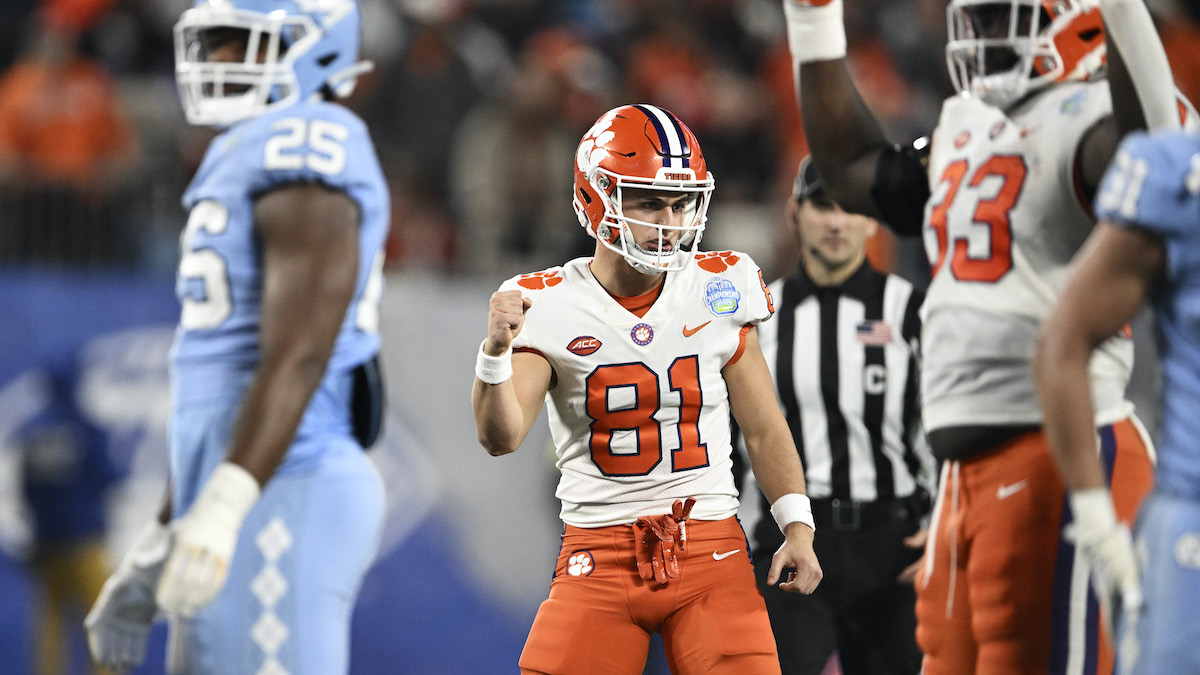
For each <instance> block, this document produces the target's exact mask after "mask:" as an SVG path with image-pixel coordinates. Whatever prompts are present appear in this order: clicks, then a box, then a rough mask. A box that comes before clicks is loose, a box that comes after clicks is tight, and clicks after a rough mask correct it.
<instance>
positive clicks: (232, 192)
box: [172, 102, 389, 471]
mask: <svg viewBox="0 0 1200 675" xmlns="http://www.w3.org/2000/svg"><path fill="white" fill-rule="evenodd" d="M294 183H320V184H323V185H327V186H329V187H331V188H334V189H337V190H342V191H344V192H345V193H346V194H347V195H349V196H350V197H351V198H352V199H353V200H354V201H355V202H356V203H357V204H358V206H359V210H360V212H361V214H362V220H361V223H360V226H359V262H358V265H359V269H358V281H357V286H356V288H355V294H354V300H353V302H352V303H351V305H350V308H349V311H348V312H347V314H346V318H345V320H344V322H343V324H342V329H341V332H340V334H339V335H338V338H337V342H336V343H335V346H334V351H333V356H332V358H331V360H330V363H329V369H328V371H327V373H326V377H325V380H324V382H322V384H321V387H320V389H319V390H318V391H317V393H316V394H315V395H314V396H313V401H312V404H311V405H310V406H309V408H308V410H307V411H306V413H305V416H304V419H303V421H302V422H301V425H300V431H299V435H301V436H303V435H307V434H312V433H321V432H324V431H328V430H334V431H337V432H346V431H347V430H348V429H349V424H350V423H349V412H348V411H349V403H348V401H347V400H346V396H347V393H348V388H347V387H346V386H345V383H344V381H345V378H346V374H347V373H348V372H349V371H350V370H351V369H352V368H354V367H355V366H356V365H358V364H360V363H363V362H364V361H367V360H369V359H370V358H371V357H372V356H373V355H374V354H375V353H376V352H377V351H378V349H379V334H378V332H377V328H378V303H379V296H380V293H381V290H382V261H383V245H384V240H385V238H386V236H387V227H388V211H389V204H388V192H387V185H386V183H385V181H384V178H383V174H382V172H381V170H380V168H379V162H378V160H377V159H376V156H375V150H374V147H373V146H372V144H371V139H370V137H369V135H368V133H367V129H366V126H365V125H364V124H363V122H362V121H361V120H360V119H358V117H356V116H355V115H354V114H353V113H352V112H350V111H349V110H347V109H346V108H343V107H342V106H340V105H337V104H335V103H325V102H311V103H302V104H297V105H294V106H291V107H288V108H285V109H283V110H280V111H275V112H273V113H267V114H264V115H261V116H258V117H254V118H251V119H249V120H246V121H244V122H241V123H239V124H236V125H235V126H233V127H231V128H230V129H228V130H227V131H225V133H223V134H221V135H220V136H218V137H217V138H216V139H214V140H213V142H212V144H211V145H210V146H209V149H208V152H207V154H206V155H205V156H204V161H203V162H202V163H201V165H200V169H199V170H198V171H197V173H196V176H195V178H194V179H193V180H192V183H191V185H190V186H189V187H188V189H187V192H186V193H185V194H184V196H183V204H184V207H185V208H187V209H188V210H189V212H190V215H189V218H188V225H187V229H186V231H185V232H184V235H183V239H182V248H183V253H182V258H181V260H180V265H179V275H178V278H177V281H176V294H177V295H178V297H179V300H180V302H181V303H182V305H183V312H182V315H181V318H180V323H179V330H178V333H177V335H176V341H175V346H174V349H173V350H172V367H173V373H172V375H173V384H174V392H173V395H174V400H175V406H176V407H177V408H185V407H188V406H191V405H194V404H198V403H203V402H214V401H228V400H238V399H240V398H241V395H242V391H243V390H244V389H245V387H246V385H247V383H248V381H249V379H250V376H251V375H252V374H253V371H254V368H255V364H256V363H257V360H258V349H259V345H258V330H259V314H260V312H261V310H262V272H263V270H262V258H261V251H260V250H259V244H258V240H257V235H256V233H255V230H254V220H253V212H252V211H253V206H254V200H255V198H257V197H258V196H259V195H261V194H263V193H265V192H268V191H270V190H272V189H274V188H278V187H280V186H284V185H288V184H294ZM297 311H303V308H297ZM305 459H306V458H304V457H298V456H296V454H295V453H294V452H293V453H290V454H289V456H288V457H287V458H286V459H285V460H284V466H283V467H281V471H287V470H289V469H290V468H291V467H290V466H289V464H290V463H292V462H296V461H304V460H305Z"/></svg>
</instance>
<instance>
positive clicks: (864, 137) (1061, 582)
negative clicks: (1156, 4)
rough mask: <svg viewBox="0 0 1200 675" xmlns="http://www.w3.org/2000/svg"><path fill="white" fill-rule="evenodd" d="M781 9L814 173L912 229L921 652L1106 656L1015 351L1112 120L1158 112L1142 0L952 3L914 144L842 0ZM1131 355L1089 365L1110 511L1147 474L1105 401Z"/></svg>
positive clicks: (1138, 494)
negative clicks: (933, 462)
mask: <svg viewBox="0 0 1200 675" xmlns="http://www.w3.org/2000/svg"><path fill="white" fill-rule="evenodd" d="M784 11H785V14H786V16H787V20H788V39H789V46H790V48H791V52H792V56H793V60H794V62H795V64H796V70H795V73H796V76H797V78H798V81H797V88H798V93H799V98H800V101H801V103H802V105H803V112H804V115H803V117H804V123H805V130H806V132H807V136H808V139H809V142H810V144H811V148H812V154H813V157H814V160H815V161H816V164H817V167H818V170H819V171H820V174H821V176H822V178H823V180H824V182H825V185H826V188H827V189H828V190H829V192H830V194H831V195H832V196H833V198H834V199H835V200H836V201H838V202H839V203H841V204H844V205H846V207H847V208H849V209H853V210H855V211H858V212H861V213H865V214H868V215H872V216H875V217H879V218H883V219H885V220H886V221H887V222H888V224H889V225H891V226H892V227H893V229H895V230H896V231H898V232H901V233H907V234H913V235H916V234H920V235H921V236H922V237H923V238H924V241H925V245H926V252H927V254H928V257H929V261H930V263H931V267H932V271H933V280H932V282H931V285H930V287H929V291H928V295H927V297H926V301H925V306H924V309H923V318H924V328H923V333H922V350H921V351H922V353H923V355H924V362H923V368H922V397H923V401H922V403H923V406H924V410H923V417H924V422H925V427H926V429H928V432H929V440H930V445H931V449H932V450H933V452H934V454H935V456H936V457H937V458H938V459H940V460H943V479H942V480H941V481H940V485H941V488H940V495H939V497H938V503H937V507H936V508H935V511H934V517H933V518H934V520H933V523H932V525H931V536H930V539H929V544H928V546H927V548H926V555H925V560H924V565H923V568H922V570H921V572H919V574H918V578H917V622H918V625H917V638H918V642H919V644H920V646H921V648H922V650H923V651H924V652H925V661H924V670H925V672H926V673H927V674H929V675H942V674H947V673H949V674H954V675H959V674H962V673H982V672H986V673H1014V674H1015V673H1022V674H1029V673H1074V672H1100V673H1107V672H1110V671H1111V669H1112V652H1111V649H1109V648H1108V645H1107V644H1106V643H1105V642H1104V641H1103V640H1102V638H1101V631H1100V630H1099V612H1098V609H1097V603H1096V598H1095V596H1093V595H1091V594H1090V592H1089V588H1088V581H1087V579H1088V576H1087V575H1088V567H1087V564H1086V560H1084V559H1081V558H1079V556H1078V555H1077V552H1076V549H1075V547H1074V545H1073V543H1072V542H1070V541H1068V540H1066V539H1064V538H1063V536H1062V532H1063V529H1064V526H1065V525H1067V524H1068V523H1069V522H1070V521H1071V520H1072V512H1071V510H1070V508H1067V507H1066V506H1065V500H1064V492H1063V485H1062V481H1061V480H1060V478H1059V476H1058V474H1057V472H1056V470H1055V465H1054V462H1053V460H1052V458H1051V454H1050V451H1049V449H1048V447H1047V443H1046V439H1045V437H1044V435H1043V433H1042V431H1041V423H1042V412H1041V409H1040V406H1039V402H1038V399H1037V395H1036V391H1035V387H1034V379H1033V373H1032V366H1031V360H1032V357H1033V352H1034V343H1035V340H1036V336H1037V334H1038V327H1039V325H1040V324H1041V321H1042V319H1043V318H1044V317H1045V316H1046V315H1047V314H1048V313H1049V311H1050V308H1051V307H1052V306H1053V304H1054V302H1055V299H1056V298H1057V296H1058V294H1059V292H1060V289H1061V287H1062V285H1063V282H1064V280H1065V278H1066V276H1067V270H1068V265H1069V263H1070V261H1071V258H1072V257H1073V256H1074V254H1075V252H1076V250H1078V248H1079V247H1080V245H1081V244H1082V242H1083V241H1084V239H1085V238H1087V236H1088V234H1089V232H1090V231H1091V229H1092V226H1093V218H1092V215H1091V211H1090V198H1091V195H1092V194H1093V193H1094V191H1095V189H1096V186H1097V185H1098V183H1099V181H1100V178H1101V176H1102V175H1103V172H1104V168H1105V166H1106V164H1107V162H1108V160H1109V158H1110V157H1112V155H1113V153H1114V151H1115V148H1116V146H1117V143H1118V142H1119V141H1120V138H1121V137H1122V135H1123V134H1124V133H1126V132H1128V131H1130V130H1131V129H1134V128H1137V127H1139V126H1144V125H1146V124H1147V122H1149V123H1150V124H1151V125H1152V126H1171V125H1173V124H1175V125H1177V124H1178V118H1179V109H1178V105H1177V102H1176V98H1175V91H1174V86H1173V82H1172V79H1171V74H1170V70H1169V68H1168V67H1167V64H1166V57H1165V54H1164V53H1163V52H1162V47H1161V44H1159V42H1158V40H1157V36H1156V34H1155V33H1154V29H1153V25H1152V24H1151V23H1150V18H1149V15H1148V13H1147V11H1146V9H1145V7H1144V6H1143V5H1142V2H1141V0H1100V2H1099V4H1097V2H1094V1H1092V0H951V2H950V4H949V7H948V10H947V18H948V27H949V35H950V41H949V43H948V44H947V48H946V56H947V62H948V64H949V67H950V71H951V75H952V79H953V80H954V82H955V84H956V86H957V87H958V89H959V93H958V94H957V95H955V96H953V97H951V98H949V99H947V100H946V102H945V104H944V106H943V108H942V114H941V117H940V119H939V120H938V125H937V128H936V129H935V131H934V134H933V136H932V142H931V145H930V150H929V153H928V155H927V156H926V155H924V154H923V153H921V152H919V151H917V150H915V149H901V147H900V146H898V145H893V144H892V143H891V142H889V141H888V140H887V139H886V138H885V137H884V135H883V133H882V131H881V130H880V127H879V124H878V123H877V121H876V120H875V118H874V116H873V115H872V114H871V112H870V111H869V110H868V109H867V108H866V106H865V105H864V104H863V103H862V99H861V97H860V96H859V94H858V92H857V90H856V89H855V85H854V83H853V81H852V79H851V77H850V75H849V72H848V71H847V68H846V61H845V54H846V38H845V31H844V28H843V25H842V0H811V1H802V0H784ZM1102 12H1103V14H1102ZM1106 25H1107V26H1108V28H1109V29H1110V30H1106ZM1106 43H1107V44H1106ZM1127 66H1128V67H1127ZM1131 73H1136V75H1137V77H1136V83H1137V84H1136V87H1135V85H1134V82H1135V79H1134V78H1133V77H1132V76H1131ZM1106 76H1107V77H1106ZM1131 368H1132V345H1131V343H1130V340H1129V339H1128V336H1127V334H1123V335H1122V334H1118V335H1116V336H1112V337H1111V339H1109V340H1107V341H1106V342H1105V344H1104V345H1103V346H1102V347H1101V348H1100V349H1099V350H1098V351H1097V352H1096V354H1095V356H1094V357H1093V358H1092V361H1091V364H1090V374H1091V387H1092V394H1093V398H1094V400H1095V402H1096V415H1095V419H1094V422H1095V427H1096V431H1097V435H1098V438H1099V439H1100V443H1099V445H1100V448H1099V452H1100V453H1101V454H1102V456H1103V457H1104V458H1105V460H1106V464H1107V466H1108V467H1109V468H1110V469H1111V471H1110V473H1109V479H1110V480H1111V483H1112V486H1113V488H1114V489H1113V494H1114V495H1116V496H1118V503H1117V505H1116V506H1117V514H1118V516H1119V517H1120V518H1122V519H1126V520H1128V519H1129V518H1131V517H1132V515H1133V513H1134V511H1135V509H1136V507H1137V504H1138V502H1139V501H1140V499H1141V498H1142V497H1143V496H1144V495H1145V494H1146V492H1147V491H1148V490H1149V487H1150V482H1151V474H1152V469H1151V464H1152V453H1151V450H1150V447H1149V442H1148V440H1146V438H1145V434H1144V433H1143V431H1142V429H1141V425H1140V424H1139V423H1138V422H1137V420H1136V418H1135V417H1134V416H1133V414H1132V406H1131V405H1130V404H1129V403H1128V402H1127V400H1126V398H1125V387H1126V384H1127V383H1128V379H1129V373H1130V369H1131Z"/></svg>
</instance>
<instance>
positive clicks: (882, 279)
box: [754, 263, 936, 527]
mask: <svg viewBox="0 0 1200 675" xmlns="http://www.w3.org/2000/svg"><path fill="white" fill-rule="evenodd" d="M769 288H770V291H771V295H772V297H773V298H774V299H775V304H776V312H775V317H774V318H773V319H772V320H771V321H767V322H764V323H762V324H759V326H758V334H759V341H760V343H761V345H762V351H763V355H764V356H765V357H766V359H767V365H768V366H769V367H770V369H771V375H772V377H773V379H774V380H775V389H776V393H777V394H778V396H779V403H780V406H781V407H782V408H783V412H784V416H785V417H786V418H787V422H788V426H789V427H790V428H791V431H792V436H793V438H794V439H795V442H796V448H797V450H798V451H799V453H800V459H801V461H802V462H803V464H804V474H805V482H806V483H807V492H808V495H809V497H811V498H812V499H813V500H827V499H831V498H836V499H839V500H841V501H843V502H846V501H850V500H853V501H859V502H874V501H877V500H879V501H883V500H892V499H900V498H904V497H908V496H911V495H913V494H915V493H916V491H917V490H918V488H923V489H925V490H926V491H927V492H928V493H929V494H932V487H933V482H934V481H935V480H936V475H935V466H934V460H933V457H932V455H931V454H930V452H929V448H928V445H927V444H926V442H925V436H924V433H923V432H922V430H921V425H920V409H919V405H920V399H919V390H918V387H919V385H920V374H919V371H918V368H919V361H918V358H919V357H918V355H919V346H918V344H919V343H918V339H919V335H920V329H921V326H920V323H921V322H920V317H919V315H918V312H919V310H920V306H921V302H922V300H923V298H924V296H923V294H922V292H921V291H920V290H919V289H916V288H914V287H913V285H912V284H911V283H910V282H908V281H906V280H905V279H903V278H901V277H899V276H896V275H886V274H882V273H880V272H877V271H875V270H874V269H872V268H871V267H870V265H868V264H866V263H864V264H863V265H862V267H860V268H859V269H858V270H857V271H856V272H855V273H854V274H853V275H851V276H850V278H849V279H847V280H846V281H845V282H844V283H843V284H842V285H840V286H833V287H820V286H817V285H816V284H814V283H813V282H812V280H811V279H809V277H808V275H807V274H806V273H805V272H804V270H803V268H801V269H800V270H799V271H798V272H797V273H795V274H793V275H791V276H789V277H786V278H784V279H780V280H777V281H775V282H774V283H772V284H771V285H770V287H769ZM781 373H782V374H785V376H784V377H780V374H781ZM787 374H790V376H787ZM754 492H757V490H754ZM763 501H765V499H764V500H763ZM763 507H765V504H764V505H763ZM772 527H773V525H772Z"/></svg>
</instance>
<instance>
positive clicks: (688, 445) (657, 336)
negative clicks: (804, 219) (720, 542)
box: [501, 251, 773, 527]
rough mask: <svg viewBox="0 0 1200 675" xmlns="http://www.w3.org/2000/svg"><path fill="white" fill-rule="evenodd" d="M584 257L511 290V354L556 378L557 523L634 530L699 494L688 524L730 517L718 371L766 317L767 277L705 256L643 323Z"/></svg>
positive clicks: (677, 275) (664, 292)
mask: <svg viewBox="0 0 1200 675" xmlns="http://www.w3.org/2000/svg"><path fill="white" fill-rule="evenodd" d="M590 261H591V259H590V258H579V259H576V260H573V261H571V262H569V263H567V264H566V265H564V266H562V267H556V268H551V269H549V270H546V271H544V272H538V273H535V274H525V275H521V276H518V277H514V278H513V279H510V280H508V281H507V282H505V283H504V285H503V286H502V287H501V289H502V290H518V291H520V292H521V293H522V295H524V296H526V297H528V298H530V299H531V300H532V301H533V304H532V306H531V307H530V309H529V311H528V312H527V313H526V315H525V323H524V326H523V327H522V329H521V332H520V333H519V334H518V335H517V337H516V339H515V340H514V342H513V348H514V349H515V350H525V351H534V352H537V353H538V354H540V355H542V356H543V357H545V359H546V360H547V361H549V363H550V366H551V368H552V369H553V373H554V375H553V379H552V382H551V387H550V391H549V392H548V394H547V396H546V398H547V402H548V404H549V405H548V408H549V419H550V430H551V434H552V436H553V440H554V445H555V448H556V453H557V466H558V469H559V471H560V472H561V474H562V475H561V478H560V480H559V484H558V489H557V491H556V493H555V494H556V496H557V497H558V498H559V499H560V500H561V502H562V511H561V517H562V520H563V522H565V523H567V524H570V525H574V526H577V527H604V526H608V525H619V524H626V523H632V522H633V521H635V520H636V519H637V518H638V517H640V516H644V515H650V514H661V513H667V512H669V511H670V509H671V504H672V502H673V501H674V500H676V499H685V498H687V497H696V499H697V503H696V506H695V508H694V509H693V511H692V517H693V518H696V519H700V520H717V519H721V518H727V517H729V516H731V515H733V514H734V513H735V512H736V511H737V507H738V500H737V490H736V488H735V487H734V484H733V473H732V470H731V461H732V460H731V455H730V447H731V446H730V408H729V395H728V389H727V388H726V385H725V380H724V377H723V376H722V373H721V371H722V369H723V368H724V367H725V366H726V365H727V364H729V363H732V362H734V361H736V360H737V359H738V358H740V356H741V353H742V350H743V349H744V346H745V333H746V332H747V331H748V330H749V329H750V326H752V325H753V324H756V323H758V322H759V321H763V320H766V319H768V318H770V316H771V312H772V309H773V308H772V307H771V299H770V295H769V294H768V292H767V290H766V287H765V285H764V284H763V280H762V272H761V271H760V270H759V268H758V266H757V265H755V264H754V262H753V261H752V260H750V259H749V258H748V257H747V256H745V255H743V254H740V253H734V252H730V251H723V252H719V253H700V254H697V256H696V258H695V259H694V260H692V262H691V263H690V264H689V265H688V266H687V268H685V269H684V270H681V271H679V272H671V273H667V275H666V279H665V281H664V284H663V287H662V289H661V292H660V294H659V296H658V298H657V299H656V300H655V301H654V304H653V306H652V307H651V308H650V309H649V311H647V312H646V313H645V315H644V316H642V317H638V316H636V315H635V314H633V313H632V312H630V311H628V310H627V309H625V308H624V307H622V306H621V305H620V304H619V303H618V302H617V301H616V300H615V299H614V298H613V297H612V296H610V295H609V294H608V292H607V291H605V290H604V288H603V287H602V286H601V285H600V283H599V282H598V281H596V278H595V277H594V276H592V273H591V271H590V270H589V269H588V264H589V263H590Z"/></svg>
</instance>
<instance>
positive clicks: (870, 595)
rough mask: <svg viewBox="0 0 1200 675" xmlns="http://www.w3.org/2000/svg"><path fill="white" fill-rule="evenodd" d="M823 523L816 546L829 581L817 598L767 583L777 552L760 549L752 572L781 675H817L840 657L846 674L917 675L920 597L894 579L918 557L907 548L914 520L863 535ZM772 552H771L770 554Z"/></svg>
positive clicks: (892, 523) (864, 530)
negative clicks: (832, 658)
mask: <svg viewBox="0 0 1200 675" xmlns="http://www.w3.org/2000/svg"><path fill="white" fill-rule="evenodd" d="M821 525H822V524H821V523H818V524H817V532H816V537H815V539H814V541H813V548H814V550H815V551H816V554H817V560H819V561H820V563H821V570H822V571H823V572H824V578H823V579H822V580H821V584H820V585H819V586H817V590H816V591H815V592H814V593H813V594H812V595H801V594H798V593H788V592H786V591H782V590H780V589H779V588H778V587H777V586H775V587H768V586H767V585H766V578H767V571H768V570H769V569H770V567H771V556H772V554H774V552H775V549H774V548H769V547H759V548H758V549H757V550H755V551H754V555H753V560H754V573H755V576H756V577H757V580H758V586H759V588H760V589H761V590H762V592H763V597H764V599H765V600H766V603H767V611H768V613H770V615H771V628H772V630H773V631H774V633H775V643H776V646H777V648H778V650H779V663H780V666H781V667H782V670H783V675H818V674H819V673H820V672H821V671H822V669H823V668H824V666H825V663H826V662H827V661H828V660H829V657H830V655H831V654H833V653H834V652H835V651H836V652H837V653H838V658H839V659H840V660H841V665H842V672H843V673H844V675H889V674H892V673H895V674H897V675H914V674H915V673H918V672H920V670H921V651H920V649H919V648H918V647H917V642H916V635H915V633H916V624H917V621H916V615H915V613H914V605H915V604H916V594H915V592H914V590H913V587H912V585H911V584H904V583H901V582H898V581H896V577H897V576H899V574H900V572H901V571H903V570H904V568H905V567H907V566H908V565H909V564H911V563H912V562H914V561H916V560H917V559H918V558H919V557H920V555H921V551H920V549H911V548H908V547H906V546H905V545H904V538H905V537H907V536H909V535H911V534H913V533H914V532H916V531H917V529H918V528H919V523H918V520H917V518H916V517H912V518H905V519H901V520H894V521H890V522H886V523H880V524H875V525H872V526H869V527H864V528H862V529H858V530H851V529H839V528H838V527H836V526H834V525H833V524H832V523H826V524H825V525H826V526H825V527H822V526H821ZM768 549H769V550H768Z"/></svg>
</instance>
